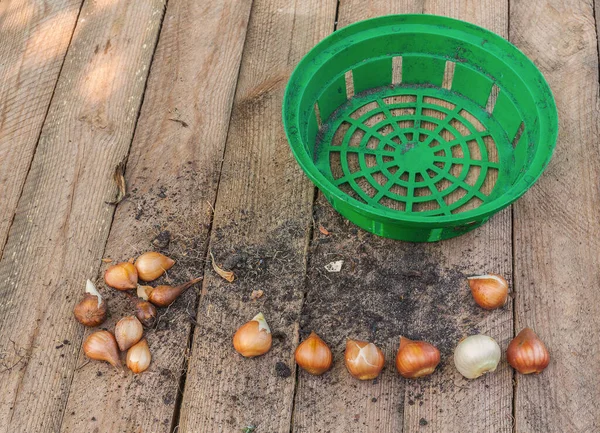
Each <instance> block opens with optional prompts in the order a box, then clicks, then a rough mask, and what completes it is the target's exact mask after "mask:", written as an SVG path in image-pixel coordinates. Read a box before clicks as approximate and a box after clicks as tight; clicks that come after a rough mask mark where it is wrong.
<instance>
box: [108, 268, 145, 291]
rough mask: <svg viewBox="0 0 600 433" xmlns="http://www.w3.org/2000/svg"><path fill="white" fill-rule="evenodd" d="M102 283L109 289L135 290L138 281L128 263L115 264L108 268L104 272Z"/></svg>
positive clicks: (135, 272)
mask: <svg viewBox="0 0 600 433" xmlns="http://www.w3.org/2000/svg"><path fill="white" fill-rule="evenodd" d="M104 281H105V282H106V284H107V285H108V286H110V287H113V288H115V289H117V290H129V289H135V288H136V286H137V281H138V274H137V271H136V269H135V266H133V265H132V264H131V263H129V262H123V263H117V264H116V265H112V266H109V267H108V269H107V270H106V272H104Z"/></svg>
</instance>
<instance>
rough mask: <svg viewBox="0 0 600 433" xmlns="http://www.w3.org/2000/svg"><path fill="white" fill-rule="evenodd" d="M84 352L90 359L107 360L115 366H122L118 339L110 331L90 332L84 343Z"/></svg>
mask: <svg viewBox="0 0 600 433" xmlns="http://www.w3.org/2000/svg"><path fill="white" fill-rule="evenodd" d="M83 353H85V356H87V357H88V358H90V359H95V360H97V361H106V362H108V363H110V364H111V365H112V366H113V367H115V368H120V367H121V359H120V358H119V348H118V347H117V341H116V340H115V337H114V336H113V335H112V334H111V333H110V332H108V331H97V332H94V333H93V334H90V335H89V336H88V338H86V340H85V342H84V343H83Z"/></svg>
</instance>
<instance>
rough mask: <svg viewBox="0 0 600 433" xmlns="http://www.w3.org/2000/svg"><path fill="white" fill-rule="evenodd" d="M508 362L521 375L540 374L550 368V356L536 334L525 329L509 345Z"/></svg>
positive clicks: (507, 350) (507, 351) (529, 329)
mask: <svg viewBox="0 0 600 433" xmlns="http://www.w3.org/2000/svg"><path fill="white" fill-rule="evenodd" d="M506 360H507V361H508V363H509V364H510V366H511V367H512V368H514V369H515V370H517V371H518V372H519V373H521V374H531V373H536V374H539V373H541V372H542V371H544V369H545V368H546V367H548V364H549V363H550V354H549V353H548V349H546V346H545V345H544V343H543V342H542V340H540V338H539V337H538V336H537V335H536V334H535V332H533V330H532V329H531V328H525V329H523V330H522V331H521V332H519V334H518V335H517V336H516V337H515V338H514V339H513V340H512V341H511V342H510V344H509V345H508V348H507V349H506Z"/></svg>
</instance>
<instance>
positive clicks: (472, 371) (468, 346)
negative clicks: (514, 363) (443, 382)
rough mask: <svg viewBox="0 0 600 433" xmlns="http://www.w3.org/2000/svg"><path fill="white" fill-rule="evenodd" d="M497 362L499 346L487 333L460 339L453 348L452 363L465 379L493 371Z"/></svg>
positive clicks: (498, 359)
mask: <svg viewBox="0 0 600 433" xmlns="http://www.w3.org/2000/svg"><path fill="white" fill-rule="evenodd" d="M499 362H500V346H498V343H496V340H494V339H493V338H492V337H488V336H487V335H481V334H479V335H471V336H470V337H467V338H465V339H463V340H461V342H460V343H458V346H456V349H454V365H456V369H457V370H458V372H459V373H460V374H462V375H463V376H464V377H466V378H467V379H476V378H478V377H479V376H481V375H482V374H485V373H487V372H489V371H495V370H496V367H497V366H498V363H499Z"/></svg>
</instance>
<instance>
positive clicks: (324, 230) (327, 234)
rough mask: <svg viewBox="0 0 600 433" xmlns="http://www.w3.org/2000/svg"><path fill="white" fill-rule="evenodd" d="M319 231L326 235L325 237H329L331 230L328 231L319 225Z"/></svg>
mask: <svg viewBox="0 0 600 433" xmlns="http://www.w3.org/2000/svg"><path fill="white" fill-rule="evenodd" d="M319 231H320V232H321V233H322V234H324V235H325V236H329V230H327V229H326V228H325V227H323V226H322V225H321V224H319Z"/></svg>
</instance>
